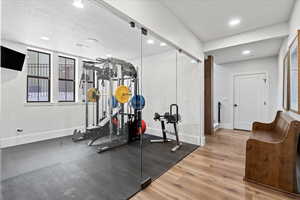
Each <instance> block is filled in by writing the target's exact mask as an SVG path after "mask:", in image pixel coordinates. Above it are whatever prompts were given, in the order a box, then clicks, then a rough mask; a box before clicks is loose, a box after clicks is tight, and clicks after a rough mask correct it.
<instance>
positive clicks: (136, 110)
mask: <svg viewBox="0 0 300 200" xmlns="http://www.w3.org/2000/svg"><path fill="white" fill-rule="evenodd" d="M91 77H94V78H93V79H94V85H92V86H91V85H88V83H89V80H90V79H92V78H91ZM80 86H81V88H82V89H83V91H84V92H83V94H84V102H85V127H84V129H83V130H77V129H76V130H74V134H73V138H72V139H73V141H74V142H78V141H82V140H89V142H88V145H89V146H92V145H97V146H98V152H103V151H106V150H108V149H111V148H114V147H117V146H120V145H123V144H126V143H128V142H129V141H132V140H133V135H134V136H137V135H138V134H137V132H138V131H137V130H139V128H140V129H141V130H142V132H143V131H145V130H146V124H145V123H144V125H145V126H144V129H142V124H143V122H141V123H138V122H139V121H141V119H140V117H139V116H141V110H142V109H143V107H144V106H145V99H144V98H143V97H142V96H141V95H139V94H138V92H139V90H138V73H137V70H136V69H135V67H134V66H133V65H132V64H131V63H128V62H126V61H123V60H120V59H116V58H107V59H102V58H99V59H96V61H90V62H84V65H83V74H82V77H81V81H80ZM131 91H133V97H132V98H131V96H132V92H131ZM130 98H131V100H130ZM125 110H126V112H125ZM91 111H92V112H91ZM125 121H126V123H125ZM134 128H135V129H134ZM130 131H131V132H134V133H131V132H130ZM96 141H97V143H96Z"/></svg>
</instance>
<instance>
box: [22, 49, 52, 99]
mask: <svg viewBox="0 0 300 200" xmlns="http://www.w3.org/2000/svg"><path fill="white" fill-rule="evenodd" d="M29 51H31V52H35V53H37V60H38V63H37V65H38V66H39V54H46V55H48V56H49V72H48V73H49V76H48V77H44V76H36V75H29V74H28V59H27V61H26V65H27V75H26V84H27V85H26V102H27V103H50V100H51V56H52V55H51V54H50V53H47V52H44V51H38V50H34V49H27V56H28V52H29ZM27 58H28V57H27ZM39 70H40V67H38V74H39V72H40V71H39ZM29 78H33V79H37V80H38V85H39V79H44V80H48V100H47V101H40V100H39V93H40V90H39V91H38V101H29V100H28V92H29V87H28V83H29Z"/></svg>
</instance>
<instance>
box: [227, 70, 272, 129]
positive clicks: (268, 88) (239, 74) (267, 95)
mask: <svg viewBox="0 0 300 200" xmlns="http://www.w3.org/2000/svg"><path fill="white" fill-rule="evenodd" d="M251 75H265V76H266V79H267V80H266V91H265V99H266V102H267V108H266V112H267V115H266V118H267V119H269V113H270V101H269V91H270V78H269V73H268V72H267V71H260V72H242V73H234V74H233V75H232V105H231V106H232V129H233V130H235V129H236V128H235V127H234V125H235V112H234V111H235V108H234V104H235V102H234V101H235V78H236V77H237V76H251ZM236 130H237V129H236Z"/></svg>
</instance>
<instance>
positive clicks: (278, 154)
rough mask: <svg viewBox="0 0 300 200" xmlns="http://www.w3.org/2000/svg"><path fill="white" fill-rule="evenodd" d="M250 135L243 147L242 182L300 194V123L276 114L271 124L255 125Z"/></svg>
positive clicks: (256, 123)
mask: <svg viewBox="0 0 300 200" xmlns="http://www.w3.org/2000/svg"><path fill="white" fill-rule="evenodd" d="M252 133H253V134H252V135H251V136H250V138H249V139H248V140H247V146H246V168H245V180H246V181H249V182H252V183H257V184H261V185H264V186H267V187H270V188H272V189H276V190H280V191H282V192H286V193H290V194H296V193H299V191H300V190H299V184H300V180H299V178H300V177H298V176H299V168H298V164H297V163H299V152H300V151H299V146H298V143H299V133H300V122H299V121H296V120H294V119H293V118H291V117H290V116H288V115H287V114H286V113H283V112H281V111H279V112H278V113H277V115H276V118H275V120H274V121H273V122H272V123H270V124H265V123H260V122H254V123H253V127H252ZM297 177H298V178H297ZM297 179H298V180H297Z"/></svg>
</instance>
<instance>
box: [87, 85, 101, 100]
mask: <svg viewBox="0 0 300 200" xmlns="http://www.w3.org/2000/svg"><path fill="white" fill-rule="evenodd" d="M99 95H100V93H99V91H98V90H97V89H96V88H90V89H88V91H87V94H86V97H87V100H88V102H96V101H97V98H98V97H99Z"/></svg>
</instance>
